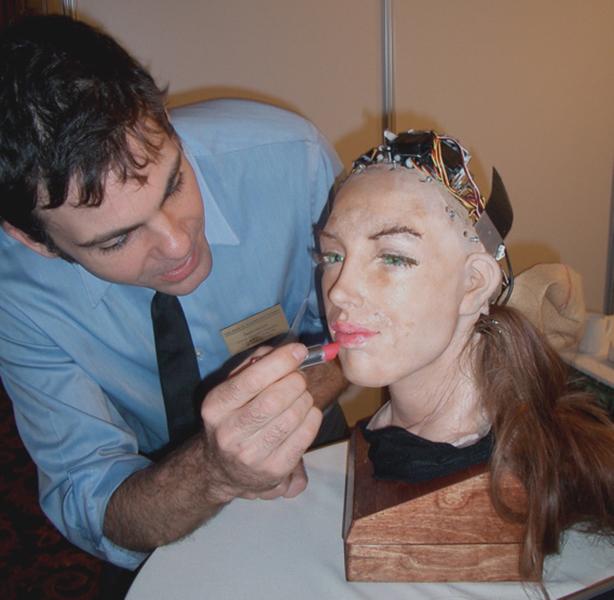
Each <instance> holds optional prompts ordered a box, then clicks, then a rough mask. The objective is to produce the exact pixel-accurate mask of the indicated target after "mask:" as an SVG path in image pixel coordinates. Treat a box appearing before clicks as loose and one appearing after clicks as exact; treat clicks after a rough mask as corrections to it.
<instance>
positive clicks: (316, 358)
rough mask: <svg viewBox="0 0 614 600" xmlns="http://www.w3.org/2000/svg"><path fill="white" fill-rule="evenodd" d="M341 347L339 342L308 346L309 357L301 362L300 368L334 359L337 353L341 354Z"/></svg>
mask: <svg viewBox="0 0 614 600" xmlns="http://www.w3.org/2000/svg"><path fill="white" fill-rule="evenodd" d="M339 348H340V345H339V343H338V342H331V343H330V344H318V345H317V346H309V348H307V357H306V358H305V360H304V361H303V362H302V363H301V364H300V366H299V369H306V368H307V367H313V366H315V365H321V364H322V363H325V362H330V361H331V360H334V359H335V357H336V356H337V354H339Z"/></svg>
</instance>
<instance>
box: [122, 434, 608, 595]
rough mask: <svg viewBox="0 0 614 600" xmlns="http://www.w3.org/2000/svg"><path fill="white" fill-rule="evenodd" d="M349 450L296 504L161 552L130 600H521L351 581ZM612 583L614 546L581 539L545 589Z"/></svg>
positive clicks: (321, 454)
mask: <svg viewBox="0 0 614 600" xmlns="http://www.w3.org/2000/svg"><path fill="white" fill-rule="evenodd" d="M346 455H347V442H343V443H339V444H334V445H331V446H328V447H325V448H321V449H319V450H315V451H313V452H310V453H308V454H307V455H306V456H305V464H306V467H307V472H308V475H309V485H308V487H307V489H306V490H305V491H304V492H303V493H302V494H301V495H300V496H298V497H297V498H293V499H285V498H278V499H276V500H272V501H265V500H242V499H237V500H234V501H233V502H232V503H231V504H230V505H228V506H227V507H225V508H224V510H223V511H221V512H220V513H219V514H218V515H217V516H216V517H215V518H214V519H212V520H211V521H210V522H208V523H206V524H205V525H203V526H202V527H201V528H200V529H198V530H197V531H195V532H194V533H193V534H192V535H190V536H189V537H187V538H185V539H183V540H181V541H179V542H175V543H173V544H169V545H168V546H164V547H161V548H158V549H157V550H156V551H155V552H154V553H153V554H152V555H151V556H150V558H149V559H148V560H147V562H146V563H145V564H144V566H143V568H142V569H141V571H140V573H139V575H138V576H137V578H136V579H135V581H134V583H133V585H132V587H131V588H130V591H129V593H128V596H127V600H156V599H160V600H162V599H163V600H192V599H193V600H197V599H198V600H202V599H207V600H210V599H223V600H226V599H230V600H243V599H245V600H258V599H259V598H264V599H267V600H277V599H280V600H281V599H283V600H316V599H317V600H345V599H370V598H374V599H375V598H377V599H378V600H382V599H384V600H396V599H403V600H407V599H411V598H420V599H423V598H424V599H433V600H446V599H447V600H461V599H462V600H465V599H466V600H476V599H477V600H480V599H483V600H493V599H497V600H518V599H523V598H539V597H540V596H539V594H538V591H537V589H536V588H535V587H534V586H532V585H530V584H526V585H524V586H523V585H521V584H518V583H494V584H493V583H446V584H443V583H420V584H418V583H365V582H352V583H349V582H347V581H346V580H345V575H344V562H343V539H342V533H341V529H342V522H343V504H344V489H345V468H346ZM612 575H614V547H613V546H611V545H609V544H607V543H606V542H605V541H604V540H598V539H597V540H596V539H591V538H589V537H588V536H584V535H581V534H579V533H577V532H570V533H569V534H568V536H567V538H566V541H565V545H564V548H563V552H562V555H561V556H557V557H554V558H550V559H548V560H547V563H546V567H545V580H546V581H545V583H546V588H547V589H548V591H549V592H550V594H551V595H552V597H553V598H560V597H561V596H562V595H566V594H569V593H571V592H573V591H575V590H578V589H580V588H582V587H585V586H587V585H590V584H591V583H594V582H596V581H598V580H601V579H605V578H607V577H610V576H612Z"/></svg>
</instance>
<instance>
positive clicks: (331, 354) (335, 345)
mask: <svg viewBox="0 0 614 600" xmlns="http://www.w3.org/2000/svg"><path fill="white" fill-rule="evenodd" d="M340 347H341V345H340V344H339V342H331V343H330V344H325V345H324V346H322V351H323V352H324V359H325V360H326V362H329V361H331V360H333V359H334V358H335V357H336V356H337V354H339V348H340Z"/></svg>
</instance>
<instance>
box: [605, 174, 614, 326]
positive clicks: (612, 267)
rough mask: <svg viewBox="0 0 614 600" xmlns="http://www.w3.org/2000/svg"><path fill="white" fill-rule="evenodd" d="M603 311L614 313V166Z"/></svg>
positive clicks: (608, 313)
mask: <svg viewBox="0 0 614 600" xmlns="http://www.w3.org/2000/svg"><path fill="white" fill-rule="evenodd" d="M604 296H605V297H604V301H603V312H604V314H606V315H612V314H614V168H613V169H612V194H611V197H610V229H609V242H608V262H607V266H606V274H605V295H604Z"/></svg>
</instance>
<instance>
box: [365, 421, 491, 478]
mask: <svg viewBox="0 0 614 600" xmlns="http://www.w3.org/2000/svg"><path fill="white" fill-rule="evenodd" d="M369 421H370V419H364V420H362V421H360V422H359V423H358V426H359V429H360V431H361V432H362V435H363V436H364V438H365V440H366V441H367V443H368V444H369V458H370V459H371V462H372V464H373V470H374V477H375V478H376V479H391V480H398V481H407V482H410V483H413V482H417V481H428V480H430V479H435V478H436V477H443V476H444V475H449V474H451V473H454V472H456V471H460V470H461V469H464V468H466V467H469V466H471V465H476V464H480V463H485V462H487V461H488V459H489V458H490V454H491V452H492V447H493V444H494V437H493V434H492V431H490V432H489V433H488V435H486V436H485V437H483V438H482V439H480V440H479V441H477V442H476V443H475V444H473V445H471V446H466V447H464V448H457V447H456V446H453V445H452V444H448V443H445V442H432V441H430V440H426V439H424V438H421V437H419V436H417V435H414V434H413V433H410V432H409V431H407V430H406V429H403V428H402V427H396V426H389V427H382V428H381V429H374V430H370V429H367V425H368V423H369Z"/></svg>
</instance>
